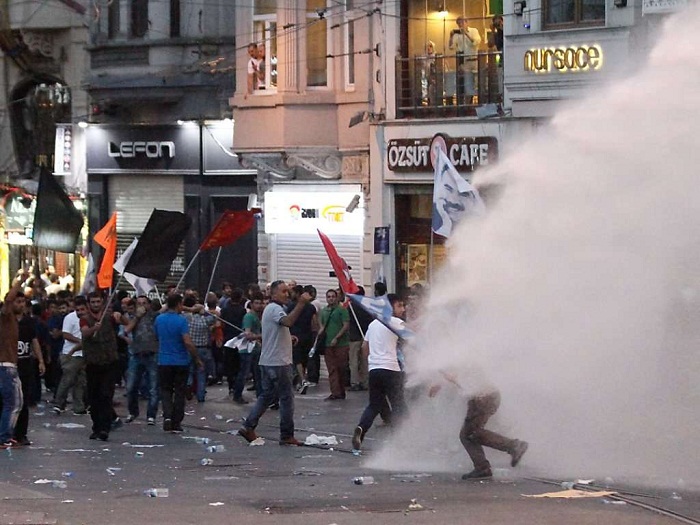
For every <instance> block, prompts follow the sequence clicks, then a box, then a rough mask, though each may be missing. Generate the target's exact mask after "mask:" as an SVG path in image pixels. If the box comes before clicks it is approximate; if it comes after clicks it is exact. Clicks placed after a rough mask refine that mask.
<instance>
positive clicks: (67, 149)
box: [53, 124, 73, 175]
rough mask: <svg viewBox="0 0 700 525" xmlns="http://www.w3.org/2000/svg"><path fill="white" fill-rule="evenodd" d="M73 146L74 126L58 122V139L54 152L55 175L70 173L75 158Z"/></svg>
mask: <svg viewBox="0 0 700 525" xmlns="http://www.w3.org/2000/svg"><path fill="white" fill-rule="evenodd" d="M72 147H73V128H72V126H71V125H70V124H56V141H55V142H54V153H53V173H54V175H70V173H71V163H72V159H73V153H72Z"/></svg>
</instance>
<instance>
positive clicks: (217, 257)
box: [204, 246, 222, 300]
mask: <svg viewBox="0 0 700 525" xmlns="http://www.w3.org/2000/svg"><path fill="white" fill-rule="evenodd" d="M221 248H222V247H221V246H219V251H218V252H217V254H216V260H215V261H214V268H213V269H212V271H211V277H210V278H209V286H207V293H206V295H205V296H204V299H205V300H206V298H207V295H209V292H210V291H211V283H213V282H214V274H215V273H216V267H217V266H218V265H219V257H221Z"/></svg>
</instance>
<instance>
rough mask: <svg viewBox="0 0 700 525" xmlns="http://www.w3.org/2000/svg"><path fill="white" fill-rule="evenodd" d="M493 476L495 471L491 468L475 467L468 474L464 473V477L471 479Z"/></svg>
mask: <svg viewBox="0 0 700 525" xmlns="http://www.w3.org/2000/svg"><path fill="white" fill-rule="evenodd" d="M492 476H493V472H491V469H490V468H487V469H483V470H478V469H474V470H472V471H471V472H468V473H467V474H463V475H462V479H465V480H467V479H470V480H475V479H489V478H490V477H492Z"/></svg>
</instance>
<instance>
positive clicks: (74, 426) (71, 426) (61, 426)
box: [56, 423, 85, 428]
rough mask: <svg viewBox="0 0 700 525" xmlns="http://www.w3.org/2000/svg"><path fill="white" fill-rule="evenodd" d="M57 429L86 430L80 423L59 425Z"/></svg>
mask: <svg viewBox="0 0 700 525" xmlns="http://www.w3.org/2000/svg"><path fill="white" fill-rule="evenodd" d="M56 428H85V425H81V424H80V423H58V424H57V425H56Z"/></svg>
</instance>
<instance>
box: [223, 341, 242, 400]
mask: <svg viewBox="0 0 700 525" xmlns="http://www.w3.org/2000/svg"><path fill="white" fill-rule="evenodd" d="M240 368H241V360H240V358H239V357H238V348H226V347H225V348H224V370H225V371H226V372H225V373H226V381H227V382H228V390H229V392H232V391H233V390H234V389H235V388H236V376H237V375H238V370H240Z"/></svg>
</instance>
